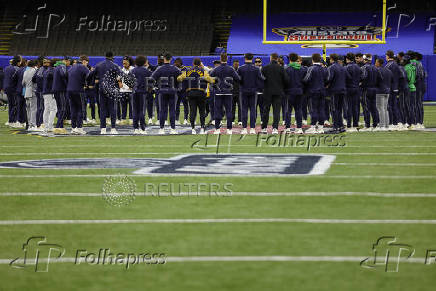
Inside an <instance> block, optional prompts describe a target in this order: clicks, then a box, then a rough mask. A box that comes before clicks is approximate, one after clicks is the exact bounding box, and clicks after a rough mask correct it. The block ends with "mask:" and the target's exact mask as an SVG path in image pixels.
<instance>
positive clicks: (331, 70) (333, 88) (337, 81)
mask: <svg viewBox="0 0 436 291" xmlns="http://www.w3.org/2000/svg"><path fill="white" fill-rule="evenodd" d="M347 75H348V72H347V70H346V69H345V68H344V67H343V66H341V65H339V64H338V63H333V64H332V65H331V66H330V67H328V68H327V83H328V85H329V93H330V94H345V92H346V86H345V82H346V79H347Z"/></svg>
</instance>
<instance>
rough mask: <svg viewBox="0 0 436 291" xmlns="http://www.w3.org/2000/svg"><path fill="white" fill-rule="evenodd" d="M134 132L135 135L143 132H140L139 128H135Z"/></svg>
mask: <svg viewBox="0 0 436 291" xmlns="http://www.w3.org/2000/svg"><path fill="white" fill-rule="evenodd" d="M133 134H134V135H138V134H141V133H140V132H139V129H135V130H134V131H133Z"/></svg>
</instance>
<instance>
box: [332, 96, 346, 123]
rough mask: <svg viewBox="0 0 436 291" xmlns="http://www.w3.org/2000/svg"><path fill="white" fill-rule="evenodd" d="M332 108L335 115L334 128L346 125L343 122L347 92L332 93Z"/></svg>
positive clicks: (333, 115)
mask: <svg viewBox="0 0 436 291" xmlns="http://www.w3.org/2000/svg"><path fill="white" fill-rule="evenodd" d="M331 96H332V97H331V98H332V99H331V103H332V104H331V108H332V117H333V128H335V129H340V128H342V127H343V126H344V122H343V120H344V119H343V112H345V111H346V110H344V101H345V94H343V93H339V94H332V95H331Z"/></svg>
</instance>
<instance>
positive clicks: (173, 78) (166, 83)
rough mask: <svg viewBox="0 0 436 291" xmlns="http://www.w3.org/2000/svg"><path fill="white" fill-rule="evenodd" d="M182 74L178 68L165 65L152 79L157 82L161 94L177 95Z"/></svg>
mask: <svg viewBox="0 0 436 291" xmlns="http://www.w3.org/2000/svg"><path fill="white" fill-rule="evenodd" d="M181 74H182V71H180V70H179V68H177V67H176V66H173V65H170V64H163V65H162V66H160V67H158V68H157V69H156V70H155V71H154V72H153V74H152V75H151V78H152V79H154V80H155V81H156V85H157V87H158V88H159V93H162V94H176V93H177V91H178V86H177V77H178V76H180V75H181Z"/></svg>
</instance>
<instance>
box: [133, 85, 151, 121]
mask: <svg viewBox="0 0 436 291" xmlns="http://www.w3.org/2000/svg"><path fill="white" fill-rule="evenodd" d="M132 104H133V107H132V109H133V110H132V111H133V128H134V129H139V126H141V129H142V130H145V126H146V125H145V108H146V106H147V93H141V92H136V93H133V95H132Z"/></svg>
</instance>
